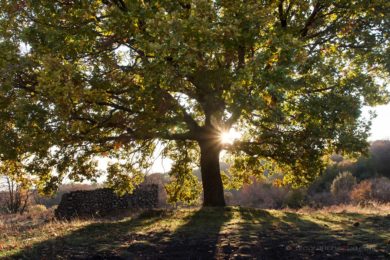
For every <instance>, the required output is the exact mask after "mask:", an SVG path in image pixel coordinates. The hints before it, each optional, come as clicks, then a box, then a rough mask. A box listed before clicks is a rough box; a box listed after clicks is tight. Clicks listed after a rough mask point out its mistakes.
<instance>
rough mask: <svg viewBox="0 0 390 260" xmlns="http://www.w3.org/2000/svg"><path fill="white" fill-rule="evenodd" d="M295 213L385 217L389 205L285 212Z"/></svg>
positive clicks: (338, 206)
mask: <svg viewBox="0 0 390 260" xmlns="http://www.w3.org/2000/svg"><path fill="white" fill-rule="evenodd" d="M287 211H291V212H297V213H356V214H369V215H378V216H386V215H388V214H390V203H380V202H376V201H369V202H366V203H364V204H339V205H332V206H327V207H323V208H321V209H313V208H310V207H303V208H301V209H298V210H287Z"/></svg>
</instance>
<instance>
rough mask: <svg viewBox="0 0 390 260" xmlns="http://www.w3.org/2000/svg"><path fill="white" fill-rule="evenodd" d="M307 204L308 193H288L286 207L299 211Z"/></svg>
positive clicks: (299, 191)
mask: <svg viewBox="0 0 390 260" xmlns="http://www.w3.org/2000/svg"><path fill="white" fill-rule="evenodd" d="M305 203H306V192H305V191H304V190H301V189H300V190H291V191H290V192H289V193H288V196H287V199H286V201H285V206H287V207H289V208H292V209H298V208H301V207H303V206H304V205H305Z"/></svg>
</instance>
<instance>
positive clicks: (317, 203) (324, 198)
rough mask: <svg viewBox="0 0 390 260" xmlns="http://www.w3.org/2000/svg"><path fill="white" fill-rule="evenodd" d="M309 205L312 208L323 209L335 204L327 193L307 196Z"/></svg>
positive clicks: (330, 194) (333, 199) (332, 197)
mask: <svg viewBox="0 0 390 260" xmlns="http://www.w3.org/2000/svg"><path fill="white" fill-rule="evenodd" d="M309 199H310V200H309V205H310V206H311V207H313V208H323V207H327V206H330V205H333V204H334V203H335V198H334V196H332V193H330V192H329V191H328V192H326V191H324V192H319V193H312V194H310V195H309Z"/></svg>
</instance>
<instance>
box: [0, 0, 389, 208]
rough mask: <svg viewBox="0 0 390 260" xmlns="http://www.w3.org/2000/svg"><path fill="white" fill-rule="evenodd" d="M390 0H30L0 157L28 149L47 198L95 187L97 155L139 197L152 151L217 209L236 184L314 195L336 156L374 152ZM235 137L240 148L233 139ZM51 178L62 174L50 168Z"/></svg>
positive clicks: (9, 70)
mask: <svg viewBox="0 0 390 260" xmlns="http://www.w3.org/2000/svg"><path fill="white" fill-rule="evenodd" d="M389 8H390V2H389V1H386V0H371V1H368V0H353V1H351V0H334V1H330V0H305V1H295V0H256V1H255V0H242V1H236V0H214V1H211V0H192V1H191V0H128V1H126V0H101V1H99V0H84V1H82V0H61V1H49V0H34V1H33V0H24V1H7V0H3V1H1V4H0V23H1V24H0V26H1V27H0V30H1V31H0V33H1V35H0V37H1V38H0V46H1V54H0V77H1V78H0V117H1V120H2V122H1V126H0V132H1V134H2V138H1V140H0V156H1V157H3V159H13V160H15V159H17V157H18V155H20V154H28V155H29V156H30V157H29V158H30V160H29V161H26V162H24V163H25V164H27V165H28V170H29V171H30V172H31V173H32V174H36V175H38V176H40V178H41V180H42V181H43V182H45V183H46V184H49V185H46V186H47V187H52V186H55V185H56V184H57V183H58V182H59V181H61V180H62V179H63V178H64V177H65V176H67V177H68V178H70V179H73V180H82V179H84V178H87V179H94V178H96V177H97V176H98V175H99V174H100V172H99V171H96V165H97V164H96V161H95V159H96V155H99V156H111V157H113V158H116V159H118V163H116V164H112V165H111V166H110V167H109V168H108V181H109V183H110V184H111V185H112V186H116V187H118V188H119V189H122V190H126V189H129V187H132V186H131V183H136V182H139V181H140V179H141V178H140V176H141V175H142V171H143V170H144V169H145V168H147V167H148V166H149V165H150V163H151V160H152V158H153V157H154V155H155V152H154V151H155V150H156V147H157V148H158V149H160V148H161V147H162V148H163V149H162V153H163V155H164V156H166V157H169V158H171V159H173V160H174V164H173V166H172V173H173V174H174V175H176V176H177V177H178V179H180V178H179V176H181V177H182V176H187V177H188V178H191V177H190V175H191V169H192V167H193V166H194V164H195V163H197V162H200V168H201V173H202V184H203V191H204V205H205V206H223V205H225V201H224V196H223V184H222V178H221V172H220V167H219V156H220V152H221V150H223V149H225V150H226V151H227V152H228V154H229V155H230V158H233V159H232V161H231V164H232V168H233V170H231V172H230V178H232V179H236V180H246V179H247V178H248V176H249V175H261V174H262V173H263V172H264V169H267V172H269V173H270V172H272V171H277V172H283V173H284V174H285V177H284V180H285V181H286V182H289V183H294V184H297V185H299V184H305V183H307V182H309V181H311V180H312V179H313V178H314V177H315V176H316V174H318V172H319V170H320V168H321V166H322V161H323V159H324V156H325V155H326V154H329V153H331V152H333V151H344V152H356V151H362V150H364V149H365V146H366V138H367V136H368V130H369V121H364V120H362V119H360V114H361V108H362V106H363V105H375V104H379V103H384V102H385V101H386V98H387V96H386V95H387V93H386V91H385V87H386V84H388V72H389V57H390V53H389V29H390V23H389V18H390V14H389ZM231 128H234V129H236V130H237V131H239V132H241V133H242V137H241V138H240V139H239V140H236V141H235V142H234V143H232V144H223V143H222V142H221V138H220V136H221V134H222V133H223V132H226V131H228V130H229V129H231ZM53 169H55V171H53Z"/></svg>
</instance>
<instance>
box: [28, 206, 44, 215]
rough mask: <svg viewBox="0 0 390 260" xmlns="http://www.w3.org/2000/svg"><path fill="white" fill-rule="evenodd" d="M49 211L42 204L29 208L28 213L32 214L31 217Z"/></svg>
mask: <svg viewBox="0 0 390 260" xmlns="http://www.w3.org/2000/svg"><path fill="white" fill-rule="evenodd" d="M46 210H47V208H46V206H45V205H42V204H36V205H32V206H30V207H29V208H28V212H29V213H30V214H31V215H36V214H40V213H43V212H45V211H46Z"/></svg>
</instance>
